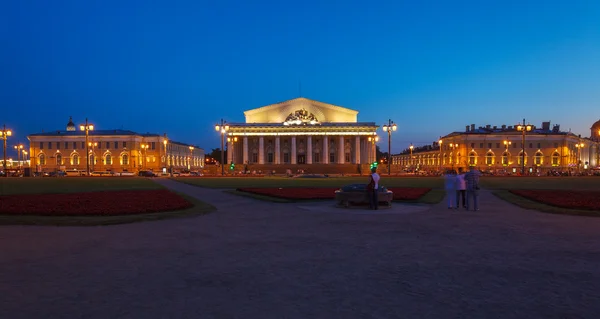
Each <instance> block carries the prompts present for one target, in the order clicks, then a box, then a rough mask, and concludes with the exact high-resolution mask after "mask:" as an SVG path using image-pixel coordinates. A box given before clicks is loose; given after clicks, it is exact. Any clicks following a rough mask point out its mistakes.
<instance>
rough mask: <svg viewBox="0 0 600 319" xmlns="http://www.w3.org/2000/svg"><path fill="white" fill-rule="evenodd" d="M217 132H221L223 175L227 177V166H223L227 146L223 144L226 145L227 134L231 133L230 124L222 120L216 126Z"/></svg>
mask: <svg viewBox="0 0 600 319" xmlns="http://www.w3.org/2000/svg"><path fill="white" fill-rule="evenodd" d="M215 130H216V131H220V132H221V175H225V166H223V165H224V162H225V149H224V147H225V146H224V145H223V144H225V133H227V131H229V124H227V122H226V121H224V120H223V119H221V123H220V124H217V125H215ZM261 152H262V151H261Z"/></svg>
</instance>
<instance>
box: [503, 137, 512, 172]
mask: <svg viewBox="0 0 600 319" xmlns="http://www.w3.org/2000/svg"><path fill="white" fill-rule="evenodd" d="M511 144H512V142H511V141H508V140H505V141H504V146H506V150H505V151H504V154H505V155H506V162H505V163H503V164H504V166H506V167H508V163H509V160H508V146H509V145H511ZM504 173H506V169H505V170H504Z"/></svg>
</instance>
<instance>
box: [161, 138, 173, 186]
mask: <svg viewBox="0 0 600 319" xmlns="http://www.w3.org/2000/svg"><path fill="white" fill-rule="evenodd" d="M166 136H167V134H166V133H165V139H164V140H163V145H164V146H165V168H169V175H170V176H171V177H173V164H172V163H171V159H170V158H169V151H168V149H167V144H168V143H169V140H167V137H166Z"/></svg>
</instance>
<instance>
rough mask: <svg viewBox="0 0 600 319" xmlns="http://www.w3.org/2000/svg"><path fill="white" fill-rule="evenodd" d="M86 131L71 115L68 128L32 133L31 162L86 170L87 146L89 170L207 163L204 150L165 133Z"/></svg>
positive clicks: (178, 168)
mask: <svg viewBox="0 0 600 319" xmlns="http://www.w3.org/2000/svg"><path fill="white" fill-rule="evenodd" d="M85 135H86V134H85V131H83V130H80V129H78V128H77V127H76V125H75V123H73V119H72V118H69V122H68V123H67V127H66V130H57V131H51V132H42V133H35V134H30V135H28V136H27V138H28V139H29V145H30V149H29V155H30V160H31V166H32V167H33V168H34V170H35V171H37V172H48V171H57V170H65V171H86V170H87V165H86V164H87V163H86V158H87V157H86V150H87V151H88V152H89V159H90V171H91V172H94V171H103V172H105V171H109V172H123V171H128V172H138V171H140V170H151V171H154V172H157V173H158V172H167V171H169V169H170V168H172V169H173V171H181V170H192V171H193V170H198V169H201V168H203V167H204V150H203V149H202V148H200V147H198V146H194V145H190V144H185V143H180V142H176V141H172V140H169V139H168V138H167V136H166V134H165V135H159V134H151V133H145V134H141V133H136V132H133V131H128V130H96V129H93V130H89V131H88V138H87V142H88V145H87V147H86V136H85Z"/></svg>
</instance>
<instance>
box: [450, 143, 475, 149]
mask: <svg viewBox="0 0 600 319" xmlns="http://www.w3.org/2000/svg"><path fill="white" fill-rule="evenodd" d="M446 147H447V146H446ZM471 148H475V143H471Z"/></svg>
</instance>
